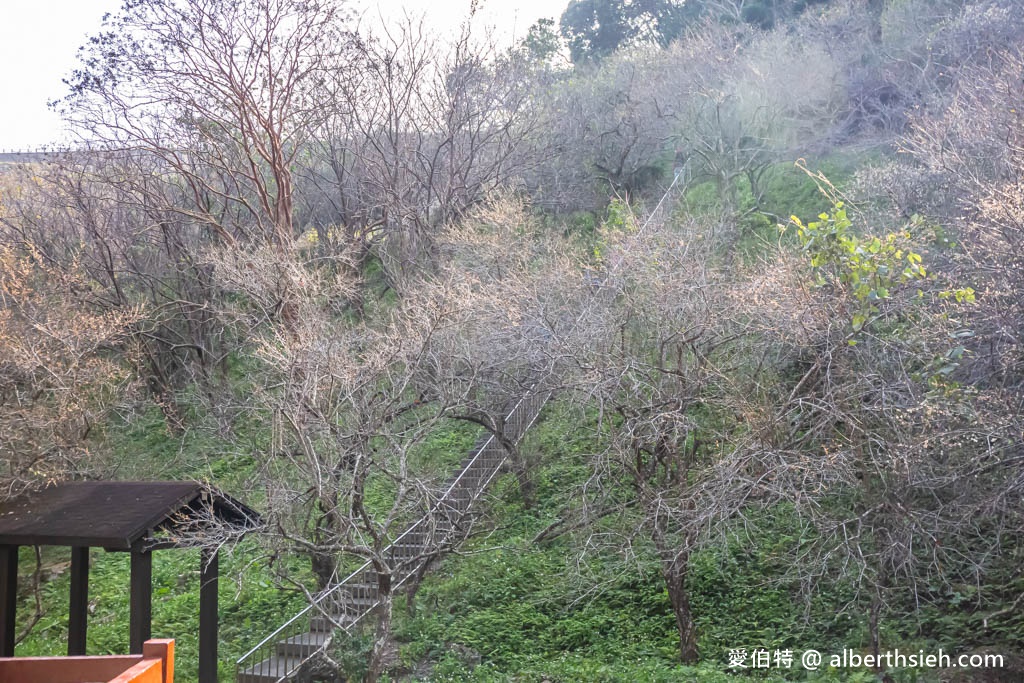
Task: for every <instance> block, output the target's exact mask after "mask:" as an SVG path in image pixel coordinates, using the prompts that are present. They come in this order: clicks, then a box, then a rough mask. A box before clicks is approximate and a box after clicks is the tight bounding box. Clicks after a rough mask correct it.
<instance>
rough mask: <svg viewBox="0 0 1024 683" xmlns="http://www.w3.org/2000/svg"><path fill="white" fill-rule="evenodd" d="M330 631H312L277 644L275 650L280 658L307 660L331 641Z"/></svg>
mask: <svg viewBox="0 0 1024 683" xmlns="http://www.w3.org/2000/svg"><path fill="white" fill-rule="evenodd" d="M330 637H331V634H330V631H326V630H325V631H310V632H309V633H303V634H300V635H297V636H294V637H292V638H288V639H287V640H282V641H281V642H279V643H277V645H276V646H275V649H276V650H277V655H278V656H279V657H301V658H303V659H305V658H306V657H308V656H310V655H311V654H313V653H314V652H316V651H317V650H319V649H320V648H322V647H323V646H324V645H325V644H326V643H327V641H328V639H330Z"/></svg>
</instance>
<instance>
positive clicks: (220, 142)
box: [62, 0, 347, 247]
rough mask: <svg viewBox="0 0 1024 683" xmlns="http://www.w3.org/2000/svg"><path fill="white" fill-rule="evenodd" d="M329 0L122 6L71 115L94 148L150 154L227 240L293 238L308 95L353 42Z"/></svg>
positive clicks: (85, 55) (151, 1)
mask: <svg viewBox="0 0 1024 683" xmlns="http://www.w3.org/2000/svg"><path fill="white" fill-rule="evenodd" d="M341 16H342V15H341V12H340V10H339V7H338V4H337V3H336V2H334V1H333V0H314V1H313V2H302V3H294V2H286V1H284V0H247V1H246V2H241V3H238V2H226V1H224V0H170V1H157V0H147V1H145V2H131V3H126V5H125V7H124V8H123V9H122V11H121V12H120V13H118V14H115V15H112V16H110V17H108V19H107V20H106V24H105V27H104V31H102V32H101V33H100V34H98V35H96V36H94V37H93V38H91V39H90V42H89V43H88V44H87V45H86V46H85V47H84V48H83V50H82V53H81V67H80V69H79V70H77V71H75V72H74V74H73V75H72V77H71V78H70V79H69V81H68V83H69V85H70V87H71V94H70V95H69V96H68V98H66V99H65V100H64V101H63V103H62V109H63V112H64V114H65V115H66V116H67V117H68V118H69V120H70V121H71V122H72V124H73V125H74V126H75V129H76V131H77V132H78V134H79V136H80V137H81V139H82V142H83V143H84V144H86V145H93V146H99V147H101V148H103V149H124V150H130V151H131V152H132V153H136V154H138V153H144V154H147V155H151V156H153V157H155V158H156V159H158V160H159V161H160V163H161V165H160V166H158V167H157V169H156V170H157V172H158V173H160V175H161V177H162V178H163V179H164V180H165V182H169V183H172V184H175V185H180V186H181V187H182V189H183V190H184V192H182V196H181V199H183V200H186V202H187V203H184V204H182V205H174V206H170V207H166V208H167V209H171V210H175V211H178V212H180V213H182V214H184V215H185V216H187V217H188V218H189V219H191V220H194V221H197V222H200V223H201V224H203V225H204V226H205V227H207V228H208V229H209V230H211V231H212V232H213V233H215V234H216V235H217V236H218V237H219V238H220V239H222V240H224V241H225V242H228V243H234V242H237V241H239V240H242V241H265V242H270V243H273V244H277V245H278V246H281V247H284V246H287V245H289V244H290V243H291V242H292V240H293V239H294V237H295V228H294V225H293V205H294V199H293V191H294V182H293V179H292V171H291V167H292V166H293V164H294V163H295V160H296V156H297V155H298V154H299V153H300V151H301V150H302V148H303V146H304V144H305V143H306V141H307V139H308V136H309V134H310V133H311V132H312V130H313V128H314V127H313V125H311V123H312V122H313V121H315V120H316V119H318V118H319V114H318V113H317V111H316V108H315V106H314V105H315V103H316V100H315V99H314V98H313V96H312V92H311V91H312V90H313V89H314V88H315V87H317V86H319V85H320V84H321V83H322V82H323V81H324V80H326V78H327V77H328V71H329V69H330V68H331V67H333V66H334V65H335V64H336V60H335V58H336V57H337V56H338V54H339V53H341V52H343V51H344V49H345V46H346V45H347V37H346V35H345V34H344V33H343V31H342V30H341V28H340V25H339V20H340V19H341Z"/></svg>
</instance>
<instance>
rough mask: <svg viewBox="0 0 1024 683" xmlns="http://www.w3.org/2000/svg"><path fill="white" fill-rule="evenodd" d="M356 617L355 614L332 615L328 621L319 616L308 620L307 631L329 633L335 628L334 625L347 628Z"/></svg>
mask: <svg viewBox="0 0 1024 683" xmlns="http://www.w3.org/2000/svg"><path fill="white" fill-rule="evenodd" d="M363 611H365V610H363ZM360 614H361V613H360ZM356 616H357V615H355V614H332V615H331V618H330V619H328V618H327V617H325V616H323V615H322V614H321V615H319V616H315V617H313V618H311V619H310V620H309V630H310V631H311V632H313V631H316V632H318V633H324V632H326V633H330V632H331V631H333V630H334V629H335V628H336V627H335V624H340V625H341V626H348V625H349V624H351V623H352V622H353V621H355V618H356Z"/></svg>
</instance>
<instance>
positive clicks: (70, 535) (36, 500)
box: [0, 481, 260, 551]
mask: <svg viewBox="0 0 1024 683" xmlns="http://www.w3.org/2000/svg"><path fill="white" fill-rule="evenodd" d="M211 515H212V517H211ZM259 519H260V517H259V515H258V514H257V513H256V512H254V511H253V510H252V509H251V508H249V507H247V506H246V505H244V504H242V503H240V502H238V501H237V500H235V499H233V498H231V497H230V496H228V495H226V494H224V493H222V492H220V491H218V490H216V489H213V488H211V487H209V486H207V485H205V484H201V483H199V482H192V481H75V482H62V483H58V484H53V485H50V486H47V487H46V488H43V489H40V490H38V491H33V492H30V493H27V494H24V495H22V496H19V497H17V498H15V499H13V500H10V501H7V502H5V503H0V545H58V546H72V547H101V548H106V549H107V550H123V551H127V550H132V549H133V548H134V547H135V546H136V544H137V543H139V542H140V541H142V542H145V541H147V540H150V539H152V538H153V535H154V534H155V533H157V532H159V531H168V532H172V533H173V532H174V531H175V530H181V529H186V528H187V529H194V528H196V527H201V526H203V520H208V521H209V522H222V523H226V524H228V525H230V526H233V527H237V528H239V529H243V530H244V529H249V528H254V527H255V526H256V525H257V524H258V523H259Z"/></svg>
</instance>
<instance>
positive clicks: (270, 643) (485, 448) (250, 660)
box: [235, 391, 551, 683]
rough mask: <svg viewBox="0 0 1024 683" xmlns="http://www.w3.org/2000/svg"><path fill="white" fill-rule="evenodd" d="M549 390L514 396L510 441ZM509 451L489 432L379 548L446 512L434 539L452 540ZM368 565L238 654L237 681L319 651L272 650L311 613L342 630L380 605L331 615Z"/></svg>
mask: <svg viewBox="0 0 1024 683" xmlns="http://www.w3.org/2000/svg"><path fill="white" fill-rule="evenodd" d="M550 396H551V393H550V392H549V391H531V392H530V393H528V394H527V395H526V396H524V397H522V398H521V399H519V401H518V402H516V405H515V406H514V407H513V408H512V410H511V411H509V414H508V415H507V416H506V417H505V421H504V424H503V425H502V429H503V434H504V436H505V438H506V439H508V440H509V441H510V442H511V443H513V444H518V443H519V440H520V439H521V438H522V436H523V434H525V433H526V431H527V430H528V429H529V428H530V427H531V426H532V425H533V423H534V422H535V421H536V420H537V416H538V415H539V414H540V411H541V409H542V408H543V407H544V405H545V404H546V403H547V401H548V399H549V398H550ZM507 457H508V452H507V450H506V449H505V447H504V446H503V445H502V444H501V443H500V442H499V440H498V439H496V438H495V437H494V435H493V434H491V435H489V436H488V438H487V440H486V441H485V442H484V444H483V445H482V446H481V447H480V448H479V449H477V450H476V451H475V452H474V455H473V457H472V458H471V459H470V461H469V463H467V464H466V466H465V467H463V468H462V470H460V471H459V473H458V475H457V476H456V477H455V479H454V480H453V481H452V482H451V484H449V486H448V488H447V489H446V490H445V492H444V493H443V494H442V495H441V497H439V498H438V499H437V501H436V502H435V503H434V505H433V506H432V507H431V511H430V512H429V513H427V515H425V516H424V517H421V518H420V519H419V520H417V521H416V522H415V523H414V524H413V525H412V526H411V527H409V528H408V529H406V530H405V531H404V532H403V533H402V534H401V535H399V536H398V537H397V538H396V539H395V540H393V541H392V542H391V543H390V544H388V546H387V547H385V548H384V550H383V553H382V554H383V555H385V556H387V555H388V554H392V553H393V552H394V551H395V550H396V548H397V547H398V546H401V545H402V541H403V539H407V538H408V537H409V535H410V534H412V533H414V532H416V531H419V530H424V529H429V522H430V521H431V520H436V519H437V518H438V517H439V516H441V517H442V518H447V520H448V521H449V524H448V527H447V528H445V529H443V531H442V542H441V543H437V544H435V545H436V547H437V548H438V549H441V548H443V547H444V546H445V544H446V543H452V542H454V539H455V538H456V537H457V534H458V532H459V531H460V529H459V528H458V526H459V524H460V522H461V521H462V517H463V516H464V515H466V514H467V513H468V512H469V510H470V508H471V507H472V506H473V504H474V503H475V502H476V501H477V500H478V499H479V497H480V496H481V494H482V493H483V491H484V490H485V489H486V488H487V486H488V485H489V484H490V482H491V481H492V480H493V479H494V477H495V476H497V474H498V471H499V470H500V469H501V466H502V465H503V464H504V463H505V460H506V458H507ZM480 464H483V465H484V467H485V468H486V469H484V470H483V472H482V473H481V477H480V481H479V482H478V483H476V484H475V485H474V484H472V483H470V482H469V475H470V473H472V472H474V470H476V469H480V468H478V465H480ZM464 484H468V485H469V486H471V488H470V489H469V494H470V495H469V498H468V499H467V500H466V502H465V509H460V508H461V506H460V505H459V504H458V499H457V498H456V494H457V492H458V491H459V490H460V487H462V486H463V485H464ZM453 502H454V504H453ZM423 549H424V550H426V549H427V546H424V548H423ZM433 554H434V553H430V555H431V556H432V555H433ZM415 559H416V562H414V563H412V566H411V567H409V568H408V570H407V571H405V572H402V574H401V575H400V576H399V577H397V579H398V580H397V582H395V583H394V584H392V587H393V589H394V588H399V587H401V586H402V585H403V584H404V583H405V582H406V581H407V580H408V579H409V577H411V576H413V575H414V574H415V569H416V565H417V564H418V563H419V562H423V561H426V560H427V559H429V557H426V556H425V554H424V553H420V555H419V556H418V557H417V558H415ZM400 566H401V565H400ZM371 567H372V563H371V562H370V561H367V562H365V563H363V565H362V566H360V567H359V568H358V569H356V570H355V571H353V572H352V573H351V574H349V575H348V576H346V577H345V578H344V579H342V580H341V581H340V582H339V583H337V584H336V585H335V586H333V587H331V588H329V589H327V590H325V591H324V592H323V593H321V594H320V595H319V596H318V597H317V598H316V599H315V600H313V602H311V603H310V604H309V605H307V606H306V607H305V608H304V609H303V610H302V611H301V612H299V613H298V614H296V615H295V616H294V617H292V618H291V619H289V620H288V621H286V622H285V623H283V624H281V626H279V627H278V628H277V629H276V630H274V632H273V633H271V634H270V635H268V636H267V637H266V638H264V639H263V640H261V641H260V642H259V643H258V644H257V645H255V646H254V647H253V648H252V649H250V650H249V651H248V652H246V653H245V654H244V655H242V656H241V657H239V658H238V660H237V661H236V662H235V680H236V681H238V682H241V681H243V680H244V677H245V676H246V675H249V676H254V677H255V676H260V677H263V676H276V677H277V678H276V681H277V683H281V682H282V681H286V680H287V679H288V678H289V677H290V676H291V675H292V674H294V673H295V672H296V671H298V669H299V668H300V667H301V666H302V664H303V663H304V662H305V661H306V660H308V659H309V658H310V657H311V656H313V655H314V654H316V653H317V652H319V650H320V649H321V647H315V648H310V650H309V651H308V652H302V656H301V661H299V662H297V663H294V658H293V659H288V658H284V657H281V658H279V659H275V657H274V654H275V652H276V650H277V646H278V643H281V642H283V641H286V640H288V639H292V638H298V637H301V636H302V635H303V634H306V633H311V632H312V631H313V619H314V618H317V617H318V616H319V617H321V618H324V619H329V620H330V621H331V625H332V626H334V627H335V628H338V629H341V630H342V631H344V632H345V633H346V634H351V632H352V628H354V627H355V626H356V625H357V624H359V623H360V622H361V621H362V620H363V619H364V618H366V617H367V616H368V615H369V614H370V613H372V612H373V610H374V609H376V608H377V606H378V605H380V601H379V600H377V601H374V602H373V603H372V604H370V605H369V606H366V607H365V608H364V609H362V610H361V611H359V612H357V613H355V614H352V615H350V616H349V617H348V618H346V619H345V623H341V622H340V621H337V620H336V619H335V616H336V615H335V613H334V609H333V605H335V604H336V602H335V598H339V597H340V596H342V595H343V593H344V591H345V590H346V588H348V587H350V586H352V585H354V584H355V583H356V581H357V579H358V578H359V577H360V576H362V575H365V574H372V568H371ZM289 662H293V663H289Z"/></svg>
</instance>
